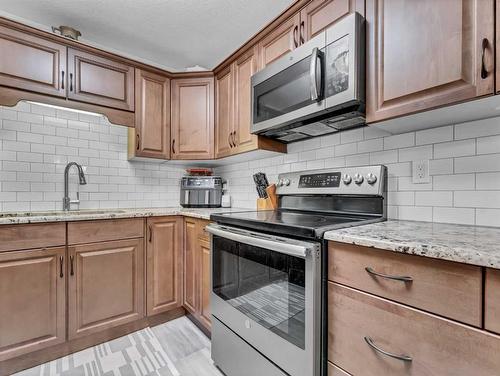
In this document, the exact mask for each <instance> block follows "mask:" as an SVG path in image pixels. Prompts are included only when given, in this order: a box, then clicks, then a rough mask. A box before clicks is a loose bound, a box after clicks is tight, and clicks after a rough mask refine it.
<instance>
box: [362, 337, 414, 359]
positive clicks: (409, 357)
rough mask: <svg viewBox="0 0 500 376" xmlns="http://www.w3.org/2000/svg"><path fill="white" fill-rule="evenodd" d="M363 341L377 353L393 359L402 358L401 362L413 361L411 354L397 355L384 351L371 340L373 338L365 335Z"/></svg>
mask: <svg viewBox="0 0 500 376" xmlns="http://www.w3.org/2000/svg"><path fill="white" fill-rule="evenodd" d="M365 342H366V343H367V344H368V346H370V347H371V348H372V349H373V350H375V351H376V352H378V353H380V354H382V355H385V356H388V357H390V358H393V359H398V360H402V361H403V362H411V361H413V358H412V357H411V356H408V355H404V354H401V355H399V354H393V353H390V352H388V351H385V350H383V349H381V348H380V347H378V346H377V345H376V344H375V342H373V339H371V338H370V337H365Z"/></svg>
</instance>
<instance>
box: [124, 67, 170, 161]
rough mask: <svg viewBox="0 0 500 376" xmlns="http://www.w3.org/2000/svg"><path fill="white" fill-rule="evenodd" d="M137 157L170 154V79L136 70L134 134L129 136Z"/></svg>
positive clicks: (162, 157) (166, 157) (159, 156)
mask: <svg viewBox="0 0 500 376" xmlns="http://www.w3.org/2000/svg"><path fill="white" fill-rule="evenodd" d="M129 137H130V138H131V139H129V143H130V145H132V152H129V156H130V154H133V155H134V156H137V157H148V158H159V159H169V158H170V80H169V79H168V78H167V77H165V76H161V75H158V74H155V73H151V72H148V71H145V70H141V69H136V70H135V137H134V135H133V134H132V137H131V136H129Z"/></svg>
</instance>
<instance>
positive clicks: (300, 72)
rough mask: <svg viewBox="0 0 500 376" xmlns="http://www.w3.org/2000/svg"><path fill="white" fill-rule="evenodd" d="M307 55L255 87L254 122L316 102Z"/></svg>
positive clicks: (309, 59) (309, 60)
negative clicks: (313, 95)
mask: <svg viewBox="0 0 500 376" xmlns="http://www.w3.org/2000/svg"><path fill="white" fill-rule="evenodd" d="M310 62H311V57H310V56H309V57H307V58H305V59H303V60H301V61H299V62H298V63H296V64H294V65H292V66H290V67H288V68H287V69H285V70H283V71H281V72H279V73H278V74H276V75H274V76H272V77H271V78H269V79H268V80H266V81H264V82H262V83H260V84H258V85H256V86H255V88H254V120H253V122H254V123H260V122H261V121H265V120H269V119H273V118H275V117H277V116H281V115H284V114H287V113H289V112H292V111H295V110H297V109H299V108H302V107H305V106H307V105H310V104H312V103H314V101H312V100H311V78H310V75H309V66H310V64H311V63H310Z"/></svg>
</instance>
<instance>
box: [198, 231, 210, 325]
mask: <svg viewBox="0 0 500 376" xmlns="http://www.w3.org/2000/svg"><path fill="white" fill-rule="evenodd" d="M199 253H200V321H201V323H202V324H203V325H204V326H205V327H206V328H207V329H208V330H210V328H211V327H212V316H211V313H210V312H211V310H210V294H211V293H212V287H211V286H212V274H211V270H210V243H209V241H208V240H202V239H200V240H199Z"/></svg>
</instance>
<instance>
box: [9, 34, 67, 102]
mask: <svg viewBox="0 0 500 376" xmlns="http://www.w3.org/2000/svg"><path fill="white" fill-rule="evenodd" d="M65 74H66V46H65V45H63V44H59V43H55V42H52V41H50V40H48V39H44V38H39V37H36V36H34V35H31V34H28V33H24V32H21V31H17V30H15V29H10V28H7V27H4V26H0V85H2V86H9V87H12V88H16V89H22V90H28V91H33V92H37V93H42V94H49V95H55V96H59V97H65V96H66V88H65V84H64V81H65Z"/></svg>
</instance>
